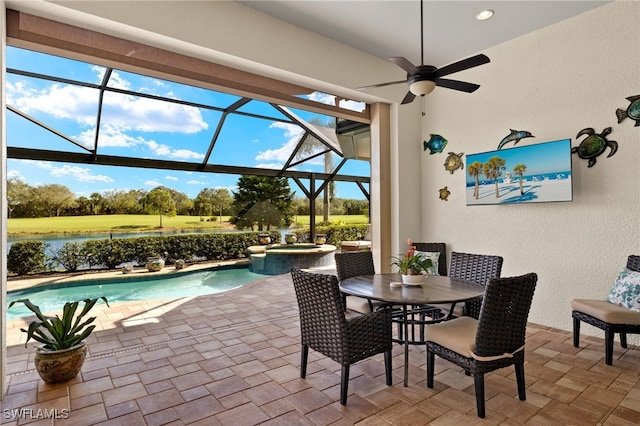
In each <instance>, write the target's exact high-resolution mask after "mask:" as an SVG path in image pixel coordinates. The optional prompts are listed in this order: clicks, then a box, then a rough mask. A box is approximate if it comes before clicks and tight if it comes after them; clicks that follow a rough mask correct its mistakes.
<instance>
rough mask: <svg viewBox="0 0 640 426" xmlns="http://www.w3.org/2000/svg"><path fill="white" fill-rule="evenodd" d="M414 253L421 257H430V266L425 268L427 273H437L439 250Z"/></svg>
mask: <svg viewBox="0 0 640 426" xmlns="http://www.w3.org/2000/svg"><path fill="white" fill-rule="evenodd" d="M416 254H417V255H420V256H422V258H423V259H424V258H427V259H431V268H429V269H428V270H427V274H429V275H438V259H440V252H439V251H418V250H416Z"/></svg>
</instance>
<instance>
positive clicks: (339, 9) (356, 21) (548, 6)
mask: <svg viewBox="0 0 640 426" xmlns="http://www.w3.org/2000/svg"><path fill="white" fill-rule="evenodd" d="M236 1H237V2H238V3H241V4H244V5H246V6H249V7H251V8H253V9H256V10H258V11H261V12H263V13H266V14H268V15H271V16H273V17H275V18H278V19H281V20H284V21H286V22H289V23H291V24H294V25H296V26H299V27H302V28H305V29H307V30H310V31H313V32H316V33H318V34H321V35H323V36H325V37H328V38H330V39H333V40H335V41H338V42H341V43H343V44H346V45H349V46H352V47H354V48H357V49H359V50H362V51H365V52H368V53H371V54H372V55H375V56H379V57H381V58H388V57H390V56H404V57H406V58H407V59H408V60H409V61H411V62H412V63H414V64H416V65H418V64H420V2H419V1H417V0H412V1H402V0H398V1H392V0H391V1H390V0H380V1H362V0H343V1H315V0H236ZM606 3H610V2H609V1H573V0H571V1H560V0H558V1H555V0H554V1H477V0H476V1H455V0H449V1H429V0H427V1H425V2H424V50H425V52H424V62H425V64H428V65H434V66H437V67H442V66H443V65H446V64H449V63H452V62H454V61H457V60H459V59H462V58H465V57H467V56H470V55H473V54H476V53H481V52H482V51H483V49H486V48H488V47H491V46H495V45H497V44H500V43H503V42H505V41H507V40H511V39H513V38H516V37H518V36H521V35H523V34H526V33H529V32H531V31H535V30H537V29H540V28H543V27H546V26H549V25H552V24H554V23H557V22H559V21H562V20H565V19H569V18H571V17H573V16H576V15H579V14H581V13H584V12H586V11H588V10H591V9H593V8H597V7H599V6H602V5H604V4H606ZM483 9H492V10H494V11H495V14H494V16H493V17H492V18H491V19H489V20H487V21H478V20H477V19H476V15H477V13H478V12H480V11H481V10H483ZM399 75H400V76H401V75H402V72H399Z"/></svg>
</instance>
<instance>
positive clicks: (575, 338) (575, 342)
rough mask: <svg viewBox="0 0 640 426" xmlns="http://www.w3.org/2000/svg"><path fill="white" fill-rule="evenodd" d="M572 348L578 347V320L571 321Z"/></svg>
mask: <svg viewBox="0 0 640 426" xmlns="http://www.w3.org/2000/svg"><path fill="white" fill-rule="evenodd" d="M573 346H574V347H575V348H577V347H579V346H580V320H579V319H578V318H574V319H573Z"/></svg>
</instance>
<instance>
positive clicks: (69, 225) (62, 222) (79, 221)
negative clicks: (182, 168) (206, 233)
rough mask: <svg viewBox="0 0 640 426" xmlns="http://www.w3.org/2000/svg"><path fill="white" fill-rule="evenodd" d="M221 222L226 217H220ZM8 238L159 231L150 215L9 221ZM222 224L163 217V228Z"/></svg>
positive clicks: (157, 221)
mask: <svg viewBox="0 0 640 426" xmlns="http://www.w3.org/2000/svg"><path fill="white" fill-rule="evenodd" d="M222 219H223V221H226V220H228V216H222ZM8 222H9V223H8V227H7V231H8V234H9V235H19V234H61V233H62V234H64V233H67V234H77V233H93V232H95V233H101V232H104V233H108V232H116V231H117V232H149V231H157V230H159V229H160V227H159V226H160V218H159V217H158V216H155V215H154V216H151V215H126V214H123V215H95V216H65V217H39V218H20V219H9V221H8ZM228 227H229V224H228V223H225V222H223V224H220V222H218V221H216V222H206V221H200V217H199V216H173V217H167V216H163V217H162V229H163V230H173V229H225V228H228Z"/></svg>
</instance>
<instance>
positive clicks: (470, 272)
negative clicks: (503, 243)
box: [449, 251, 503, 319]
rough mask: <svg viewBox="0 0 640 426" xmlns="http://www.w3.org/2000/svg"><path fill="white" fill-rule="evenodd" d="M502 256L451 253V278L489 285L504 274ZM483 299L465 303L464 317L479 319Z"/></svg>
mask: <svg viewBox="0 0 640 426" xmlns="http://www.w3.org/2000/svg"><path fill="white" fill-rule="evenodd" d="M502 262H503V259H502V256H492V255H486V254H470V253H460V252H455V251H452V252H451V263H450V265H449V276H451V277H454V278H462V279H464V280H467V281H473V282H474V283H476V284H478V285H481V286H482V287H484V286H486V285H487V282H488V281H489V279H491V278H499V277H500V274H501V273H502ZM481 306H482V299H476V300H471V301H468V302H465V304H464V307H463V309H462V312H458V313H462V315H466V316H470V317H473V318H475V319H478V316H479V315H480V307H481Z"/></svg>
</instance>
